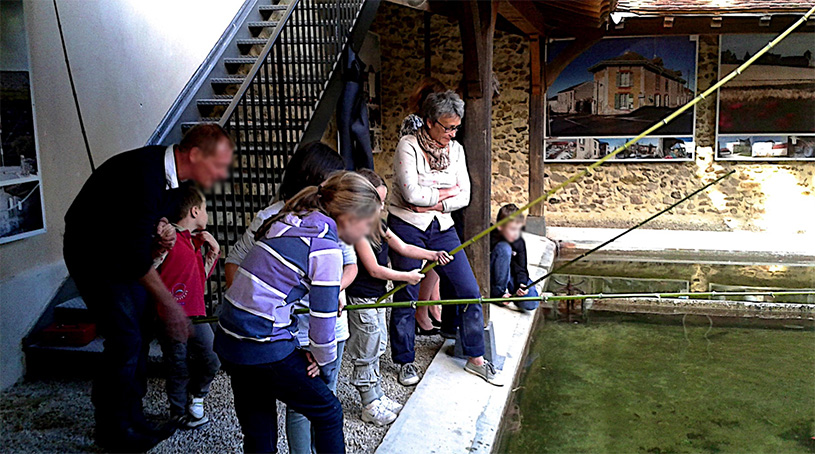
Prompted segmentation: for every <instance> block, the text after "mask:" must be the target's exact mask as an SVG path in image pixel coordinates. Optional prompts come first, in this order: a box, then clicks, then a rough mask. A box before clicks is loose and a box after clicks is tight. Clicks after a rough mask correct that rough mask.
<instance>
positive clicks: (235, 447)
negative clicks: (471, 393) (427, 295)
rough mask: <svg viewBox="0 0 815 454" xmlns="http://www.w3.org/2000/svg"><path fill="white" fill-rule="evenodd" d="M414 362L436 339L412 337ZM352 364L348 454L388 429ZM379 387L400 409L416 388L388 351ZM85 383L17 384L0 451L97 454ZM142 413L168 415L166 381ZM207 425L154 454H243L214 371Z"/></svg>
mask: <svg viewBox="0 0 815 454" xmlns="http://www.w3.org/2000/svg"><path fill="white" fill-rule="evenodd" d="M416 339H417V341H416V364H417V365H418V366H420V367H421V369H422V370H424V369H425V368H426V367H427V366H428V365H429V364H430V362H431V361H432V359H433V357H434V356H435V354H436V352H437V351H438V350H439V348H441V345H442V343H443V340H444V339H442V338H441V336H432V337H417V338H416ZM350 366H351V365H350V362H349V361H348V358H347V356H346V358H345V360H344V361H343V363H342V372H341V374H340V383H339V387H338V392H339V397H340V400H341V401H342V406H343V410H344V412H345V442H346V445H347V447H348V452H351V453H372V452H374V450H375V449H376V447H377V446H378V445H379V443H380V442H381V441H382V438H383V437H384V436H385V433H386V432H387V427H384V428H381V427H376V426H374V425H373V424H366V423H363V422H362V421H361V420H360V416H361V408H360V405H361V403H360V400H359V394H358V393H357V391H356V389H354V387H353V386H351V384H350V383H349V377H350V374H351V367H350ZM381 367H382V379H383V383H382V385H383V386H382V387H383V389H384V390H385V392H386V393H387V395H388V396H390V397H391V398H393V399H395V400H397V401H399V402H400V403H403V404H404V403H405V402H406V401H407V399H408V398H409V397H410V394H411V393H412V392H413V388H405V387H403V386H401V385H399V384H398V383H397V382H396V367H395V366H394V364H393V362H392V361H391V357H390V349H389V351H388V352H386V353H385V355H383V357H382V364H381ZM90 390H91V386H90V382H89V381H87V380H36V381H26V382H23V383H19V384H17V385H15V386H13V387H12V388H10V389H9V390H7V391H5V392H3V393H2V394H1V395H0V452H26V453H32V452H100V450H99V448H98V447H96V446H95V445H94V444H93V407H92V406H91V401H90ZM144 403H145V413H147V414H148V415H151V417H155V418H156V419H162V418H166V417H167V415H168V414H167V400H166V397H165V395H164V380H163V379H161V378H151V379H150V380H149V383H148V391H147V397H146V398H145V400H144ZM205 405H206V411H207V414H208V415H209V417H210V419H211V421H212V422H211V423H210V424H208V425H207V426H204V427H201V428H199V429H197V430H192V431H179V432H177V433H176V434H175V435H173V436H172V437H171V438H169V439H168V440H166V441H164V442H163V443H161V444H160V445H158V446H157V447H156V448H155V449H154V450H152V451H151V452H152V453H156V454H159V453H161V454H169V453H193V452H194V453H200V452H240V451H241V445H242V435H241V433H240V428H239V427H238V420H237V418H236V417H235V411H234V407H233V405H232V390H231V389H230V386H229V377H228V376H227V375H226V374H224V373H223V372H221V373H219V374H218V376H217V377H216V379H215V381H214V382H213V384H212V389H211V391H210V394H209V397H208V398H207V400H206V403H205ZM282 410H283V406H282V405H280V404H278V415H279V416H280V417H279V418H278V419H279V427H280V431H279V444H278V446H279V451H280V452H281V453H286V452H288V448H287V446H286V435H285V433H284V431H283V429H282V428H283V417H282V415H283V414H284V411H282Z"/></svg>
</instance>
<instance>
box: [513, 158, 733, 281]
mask: <svg viewBox="0 0 815 454" xmlns="http://www.w3.org/2000/svg"><path fill="white" fill-rule="evenodd" d="M734 173H736V171H735V170H731V171H730V172H727V173H726V174H724V175H722V176H720V177H719V178H716V179H715V180H713V181H711V182H710V183H708V184H706V185H704V186H702V187H701V188H699V189H697V190H695V191H693V192H691V193H690V194H688V195H686V196H685V197H682V198H681V199H679V200H677V201H676V202H674V203H672V204H671V205H670V206H668V207H667V208H665V209H664V210H661V211H660V212H658V213H656V214H654V215H652V216H650V217H649V218H648V219H646V220H644V221H641V222H639V223H638V224H637V225H635V226H633V227H631V228H629V229H628V230H625V231H624V232H622V233H620V234H618V235H616V236H614V237H613V238H611V239H610V240H607V241H605V242H603V243H601V244H600V245H598V246H595V247H593V248H591V249H589V250H588V251H586V252H584V253H582V254H580V255H579V256H577V257H575V258H573V259H572V260H569V261H568V262H566V263H565V264H563V265H562V266H559V267H557V268H555V269H553V270H552V271H549V272H548V273H546V274H544V275H543V276H541V277H539V278H537V279H535V280H534V281H532V282H530V283H529V284H527V285H524V287H525V288H532V287H534V286H535V285H537V284H538V283H540V282H543V280H544V279H546V278H547V277H549V276H551V275H553V274H557V273H559V272H560V271H562V270H563V269H565V268H568V267H569V266H571V265H573V264H575V263H576V262H578V261H580V260H582V259H584V258H586V257H588V256H589V255H591V254H593V253H595V252H597V251H599V250H600V249H602V248H604V247H606V246H608V245H609V244H611V243H613V242H615V241H617V240H619V239H620V238H622V237H623V236H625V235H627V234H629V233H631V232H633V231H634V230H637V229H638V228H640V227H642V226H643V225H645V224H647V223H649V222H651V221H653V220H654V219H656V218H658V217H660V216H662V215H663V214H665V213H667V212H669V211H671V210H672V209H674V208H676V207H677V206H678V205H679V204H681V203H682V202H684V201H686V200H688V199H690V198H691V197H693V196H695V195H696V194H699V193H700V192H702V191H704V190H705V189H707V188H709V187H711V186H713V185H715V184H716V183H718V182H720V181H722V180H724V179H725V178H727V177H729V176H730V175H733V174H734Z"/></svg>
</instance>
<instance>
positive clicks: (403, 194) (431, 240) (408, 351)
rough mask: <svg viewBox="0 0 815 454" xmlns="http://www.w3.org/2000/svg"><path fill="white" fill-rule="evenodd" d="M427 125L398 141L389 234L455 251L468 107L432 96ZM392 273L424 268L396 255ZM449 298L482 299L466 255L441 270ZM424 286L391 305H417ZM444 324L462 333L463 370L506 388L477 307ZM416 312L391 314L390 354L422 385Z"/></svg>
mask: <svg viewBox="0 0 815 454" xmlns="http://www.w3.org/2000/svg"><path fill="white" fill-rule="evenodd" d="M422 110H423V115H422V116H423V117H424V118H423V122H422V125H421V127H419V129H418V130H416V132H415V133H413V134H408V135H405V136H404V137H402V138H401V139H400V140H399V144H398V145H397V146H396V153H395V155H394V161H393V171H394V185H395V187H394V191H393V194H394V197H393V199H394V200H393V202H392V207H391V210H390V216H389V217H388V227H389V228H390V229H391V231H392V232H393V233H394V234H396V235H397V236H398V237H400V238H402V240H403V241H404V242H406V243H408V244H412V245H414V246H418V247H421V248H425V249H430V250H444V251H450V250H452V249H455V248H456V247H458V246H459V245H460V244H461V242H460V240H459V238H458V235H457V234H456V230H455V228H454V222H453V218H452V217H451V216H450V213H451V212H452V211H455V210H458V209H460V208H463V207H465V206H467V205H468V204H469V203H470V177H469V174H468V173H467V163H466V159H465V156H464V149H463V148H462V146H461V144H459V143H458V142H456V141H455V140H454V139H455V137H456V132H457V131H458V129H459V128H460V127H461V119H462V118H463V117H464V101H462V100H461V98H460V97H459V96H458V95H457V94H455V93H454V92H453V91H445V92H442V93H431V94H430V95H428V96H427V98H426V99H425V101H424V104H423V106H422ZM391 263H392V265H393V268H394V269H396V270H399V271H410V270H415V269H417V268H421V267H422V262H421V261H420V260H416V259H410V258H407V257H402V256H399V255H392V256H391ZM436 272H437V273H438V275H439V279H440V292H441V297H442V298H444V299H461V298H478V297H479V296H480V295H481V292H480V291H479V288H478V282H477V281H476V279H475V276H474V275H473V270H472V268H470V263H469V262H468V261H467V256H466V254H465V253H464V251H461V252H459V253H458V254H456V255H455V260H453V261H452V262H451V263H449V264H447V265H445V266H438V267H436ZM418 296H419V285H418V284H416V285H408V286H407V287H405V288H404V289H402V290H400V291H399V292H397V293H396V294H395V295H394V301H416V300H418ZM450 307H451V308H452V310H449V311H448V312H445V314H444V315H445V317H452V320H449V319H445V324H447V323H448V322H452V323H451V325H452V326H455V327H456V328H458V330H459V334H460V336H459V340H460V342H461V344H462V347H463V351H464V354H465V355H466V356H467V357H468V360H467V364H466V366H465V368H464V369H465V370H466V371H468V372H470V373H472V374H474V375H477V376H479V377H481V378H483V379H484V380H486V381H487V382H488V383H491V384H493V385H496V386H502V383H501V382H500V380H499V378H498V377H497V372H496V370H495V367H494V366H493V365H492V364H491V363H490V362H489V361H486V360H485V359H484V357H483V355H484V330H483V327H484V317H483V314H482V312H481V306H480V305H478V304H473V305H467V306H450ZM415 312H416V310H415V309H414V308H410V307H407V308H394V309H393V310H392V312H391V321H390V334H391V336H390V337H391V353H392V356H393V361H394V363H396V364H398V365H399V383H401V384H402V385H403V386H411V385H415V384H416V383H418V382H419V372H418V370H417V369H416V366H415V365H414V364H413V361H414V358H415V350H414V345H415V339H416V337H415V336H416V332H415V321H414V320H415V318H414V317H415Z"/></svg>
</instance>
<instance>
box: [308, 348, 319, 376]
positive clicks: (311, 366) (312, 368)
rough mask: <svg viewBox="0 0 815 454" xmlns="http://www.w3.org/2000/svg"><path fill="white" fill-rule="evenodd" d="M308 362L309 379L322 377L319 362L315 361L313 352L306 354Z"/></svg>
mask: <svg viewBox="0 0 815 454" xmlns="http://www.w3.org/2000/svg"><path fill="white" fill-rule="evenodd" d="M306 361H308V367H306V375H308V377H309V378H314V377H316V376H318V375H320V366H319V365H318V364H317V361H314V356H313V355H312V354H311V352H308V351H307V352H306Z"/></svg>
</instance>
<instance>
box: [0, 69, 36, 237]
mask: <svg viewBox="0 0 815 454" xmlns="http://www.w3.org/2000/svg"><path fill="white" fill-rule="evenodd" d="M39 173H40V172H39V165H38V162H37V148H36V144H35V133H34V116H33V108H32V104H31V90H30V81H29V75H28V71H0V244H2V243H6V242H9V241H13V240H16V239H21V238H25V237H28V236H31V235H34V234H36V233H39V232H43V231H44V229H45V221H44V217H43V204H42V194H41V191H40V174H39Z"/></svg>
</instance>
